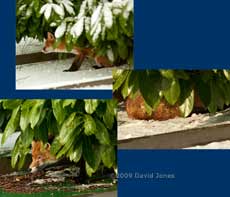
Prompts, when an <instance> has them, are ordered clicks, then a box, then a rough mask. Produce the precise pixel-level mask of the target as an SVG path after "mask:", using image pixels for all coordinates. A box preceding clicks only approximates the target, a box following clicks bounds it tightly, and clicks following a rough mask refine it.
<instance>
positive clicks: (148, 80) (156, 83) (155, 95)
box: [139, 72, 161, 108]
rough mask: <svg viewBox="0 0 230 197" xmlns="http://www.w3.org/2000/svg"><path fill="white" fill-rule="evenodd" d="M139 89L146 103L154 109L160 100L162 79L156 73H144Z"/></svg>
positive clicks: (140, 78) (141, 76)
mask: <svg viewBox="0 0 230 197" xmlns="http://www.w3.org/2000/svg"><path fill="white" fill-rule="evenodd" d="M150 84H151V85H150ZM139 87H140V92H141V95H142V96H143V98H144V100H145V102H146V103H147V104H148V105H149V106H150V107H152V108H153V107H154V106H155V104H156V103H157V101H158V100H159V92H160V87H161V78H160V77H159V75H155V74H154V73H151V74H147V75H146V74H145V72H142V73H140V77H139Z"/></svg>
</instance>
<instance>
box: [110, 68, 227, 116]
mask: <svg viewBox="0 0 230 197" xmlns="http://www.w3.org/2000/svg"><path fill="white" fill-rule="evenodd" d="M113 78H114V84H113V92H114V93H115V94H116V93H118V94H121V96H122V97H123V99H126V98H127V97H128V96H129V97H131V98H135V96H136V95H137V94H138V93H140V94H141V95H142V97H143V99H144V101H145V104H146V110H147V111H149V108H150V109H152V110H154V109H156V107H157V106H158V105H159V103H160V101H161V99H165V100H166V101H167V102H168V103H169V104H170V105H175V104H176V103H177V104H179V109H180V112H181V114H182V115H183V116H184V117H186V116H188V115H190V113H191V111H192V110H193V107H194V106H193V105H194V99H195V94H196V95H197V96H198V97H199V98H200V100H201V102H202V104H203V106H204V107H205V108H207V109H208V110H209V111H210V112H211V113H213V112H216V111H217V110H218V109H223V108H224V106H228V105H230V71H229V70H209V71H195V70H194V71H189V70H146V71H132V70H116V71H114V72H113Z"/></svg>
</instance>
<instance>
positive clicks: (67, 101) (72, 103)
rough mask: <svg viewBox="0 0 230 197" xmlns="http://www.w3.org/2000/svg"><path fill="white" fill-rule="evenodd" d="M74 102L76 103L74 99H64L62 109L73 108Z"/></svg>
mask: <svg viewBox="0 0 230 197" xmlns="http://www.w3.org/2000/svg"><path fill="white" fill-rule="evenodd" d="M76 101H77V100H76V99H65V100H63V104H62V106H63V108H64V107H66V106H69V105H71V107H72V108H73V107H74V105H75V103H76Z"/></svg>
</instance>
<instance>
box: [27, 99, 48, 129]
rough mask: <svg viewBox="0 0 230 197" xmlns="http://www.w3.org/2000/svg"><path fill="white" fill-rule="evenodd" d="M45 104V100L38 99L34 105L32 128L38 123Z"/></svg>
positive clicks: (31, 112)
mask: <svg viewBox="0 0 230 197" xmlns="http://www.w3.org/2000/svg"><path fill="white" fill-rule="evenodd" d="M44 104H45V100H42V99H41V100H36V104H35V105H34V106H33V107H32V109H31V111H30V124H31V128H32V129H33V128H34V127H35V126H36V125H37V123H38V121H39V119H40V116H41V114H42V109H43V106H44Z"/></svg>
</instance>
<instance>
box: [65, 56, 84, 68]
mask: <svg viewBox="0 0 230 197" xmlns="http://www.w3.org/2000/svg"><path fill="white" fill-rule="evenodd" d="M84 59H85V55H84V54H79V55H77V56H76V57H75V59H74V61H73V63H72V65H71V66H70V68H69V69H67V70H64V72H72V71H77V70H78V69H79V68H80V67H81V64H82V62H83V60H84Z"/></svg>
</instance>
